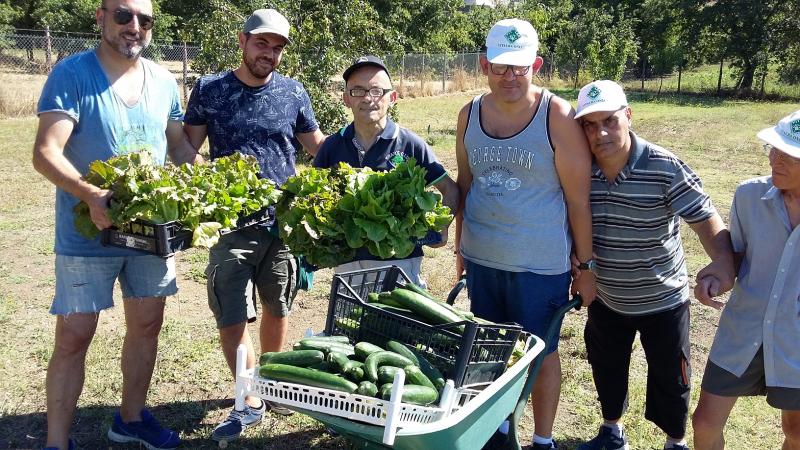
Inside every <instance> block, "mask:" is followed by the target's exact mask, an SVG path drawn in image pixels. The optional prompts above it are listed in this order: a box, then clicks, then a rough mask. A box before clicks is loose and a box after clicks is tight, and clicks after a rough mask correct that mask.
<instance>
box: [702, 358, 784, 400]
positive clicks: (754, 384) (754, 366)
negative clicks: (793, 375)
mask: <svg viewBox="0 0 800 450" xmlns="http://www.w3.org/2000/svg"><path fill="white" fill-rule="evenodd" d="M702 387H703V390H704V391H706V392H710V393H712V394H714V395H719V396H720V397H751V396H757V395H765V396H766V397H767V403H768V404H769V405H770V406H772V407H773V408H777V409H782V410H792V411H796V410H800V389H796V388H784V387H775V386H767V380H766V378H765V376H764V349H763V347H762V348H760V349H758V352H757V353H756V356H754V357H753V360H752V361H751V362H750V365H749V366H747V369H745V371H744V373H743V374H742V376H741V377H737V376H736V375H734V374H732V373H730V372H728V371H727V370H725V369H723V368H722V367H720V366H718V365H716V364H714V363H713V362H711V360H710V359H709V360H708V362H707V363H706V371H705V373H704V374H703V384H702Z"/></svg>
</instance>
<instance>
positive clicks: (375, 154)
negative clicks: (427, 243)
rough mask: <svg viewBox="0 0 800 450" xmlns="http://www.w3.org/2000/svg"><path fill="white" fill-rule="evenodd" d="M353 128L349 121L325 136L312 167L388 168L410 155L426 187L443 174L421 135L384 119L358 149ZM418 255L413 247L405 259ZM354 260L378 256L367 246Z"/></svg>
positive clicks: (440, 165) (420, 251)
mask: <svg viewBox="0 0 800 450" xmlns="http://www.w3.org/2000/svg"><path fill="white" fill-rule="evenodd" d="M355 137H356V136H355V128H354V126H353V124H352V123H351V124H350V125H348V126H347V127H345V128H342V129H341V130H339V132H338V133H336V134H332V135H330V136H328V138H327V139H326V140H325V142H324V143H323V144H322V146H320V148H319V151H318V152H317V156H316V157H315V158H314V167H321V168H330V167H334V166H336V165H338V164H339V163H340V162H344V163H347V164H349V165H350V166H352V167H369V168H371V169H372V170H376V171H388V170H391V169H393V168H394V167H395V166H397V165H398V164H400V163H402V162H403V161H405V160H407V159H408V158H414V159H416V160H417V164H418V165H419V166H421V167H424V168H425V169H426V170H427V173H426V174H425V182H426V183H427V184H428V186H431V185H433V184H436V183H438V182H439V181H440V180H441V179H442V178H444V177H445V176H447V171H446V170H445V169H444V167H443V166H442V164H441V163H440V162H439V160H438V159H436V155H435V154H434V153H433V151H432V150H431V149H430V147H428V144H426V143H425V141H423V140H422V138H421V137H419V136H417V135H416V134H414V133H413V132H412V131H411V130H408V129H406V128H403V127H401V126H399V125H397V124H396V123H394V122H393V121H392V120H391V119H387V121H386V128H384V129H383V132H382V133H381V134H380V136H378V140H377V141H376V142H375V143H374V144H372V147H370V148H369V150H366V151H364V149H362V148H360V147H361V146H360V145H359V143H358V141H356V139H355ZM418 256H422V247H421V246H417V247H416V248H415V249H414V251H413V252H411V254H410V255H408V258H414V257H418ZM355 259H356V260H363V259H373V260H374V259H380V258H378V257H377V256H375V255H373V254H371V253H370V252H368V251H367V249H365V248H364V249H361V250H359V251H358V252H357V254H356V258H355Z"/></svg>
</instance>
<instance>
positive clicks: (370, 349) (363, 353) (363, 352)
mask: <svg viewBox="0 0 800 450" xmlns="http://www.w3.org/2000/svg"><path fill="white" fill-rule="evenodd" d="M354 351H355V354H356V358H358V359H361V360H366V359H367V356H369V355H370V354H372V353H375V352H382V351H383V349H382V348H380V347H378V346H377V345H375V344H371V343H369V342H359V343H358V344H356V345H355V348H354Z"/></svg>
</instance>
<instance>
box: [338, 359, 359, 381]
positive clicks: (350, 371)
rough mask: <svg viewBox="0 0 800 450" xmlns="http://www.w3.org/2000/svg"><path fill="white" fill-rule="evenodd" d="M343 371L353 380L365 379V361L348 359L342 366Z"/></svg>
mask: <svg viewBox="0 0 800 450" xmlns="http://www.w3.org/2000/svg"><path fill="white" fill-rule="evenodd" d="M342 372H343V373H344V374H345V375H346V376H347V378H350V379H351V380H353V381H355V382H356V383H358V382H359V381H361V380H363V379H364V363H362V362H361V361H353V360H352V359H351V360H348V361H347V362H346V363H345V364H344V365H343V366H342Z"/></svg>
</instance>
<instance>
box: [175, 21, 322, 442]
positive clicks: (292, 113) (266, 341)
mask: <svg viewBox="0 0 800 450" xmlns="http://www.w3.org/2000/svg"><path fill="white" fill-rule="evenodd" d="M287 43H289V22H288V21H287V20H286V18H285V17H283V16H282V15H281V14H280V13H279V12H277V11H275V10H274V9H259V10H257V11H255V12H254V13H253V14H252V15H251V16H250V17H249V18H248V19H247V21H246V22H245V24H244V29H243V31H242V32H241V33H239V47H240V48H241V49H242V62H241V64H240V65H239V67H238V68H237V69H236V70H233V71H225V72H222V73H219V74H216V75H210V76H207V77H203V78H201V79H200V80H199V81H198V83H197V85H196V86H195V87H194V89H192V95H191V97H190V99H189V104H188V105H187V108H186V117H185V126H184V129H185V131H186V134H187V135H188V136H189V140H190V141H191V143H192V145H194V146H195V148H200V146H201V145H202V144H203V141H205V139H206V137H208V141H209V150H210V154H211V158H212V159H213V158H218V157H222V156H227V155H231V154H233V153H234V152H237V151H238V152H241V153H244V154H247V155H252V156H255V158H256V159H257V160H258V163H259V165H260V167H261V176H262V177H265V178H269V179H271V180H273V181H275V182H276V183H277V184H278V185H280V184H283V182H284V181H286V179H287V178H288V177H290V176H291V175H294V173H295V148H294V145H293V144H292V142H293V140H294V139H295V138H297V140H298V141H299V142H300V143H301V144H302V145H303V147H305V149H306V150H307V151H308V152H309V153H310V154H312V155H313V154H315V153H316V152H317V148H318V147H319V145H320V144H321V143H322V141H323V140H324V135H323V134H322V132H321V131H320V130H319V125H318V124H317V121H316V119H315V117H314V111H313V110H312V109H311V100H310V99H309V96H308V93H307V92H306V90H305V88H304V87H303V85H301V84H300V83H298V82H297V81H295V80H292V79H291V78H287V77H284V76H283V75H281V74H280V73H278V72H276V71H275V69H276V68H277V67H278V65H279V64H280V62H281V57H282V55H283V50H284V46H285V45H286V44H287ZM270 215H272V214H270ZM275 228H276V227H275V226H274V223H272V222H271V221H268V222H267V223H262V224H256V225H252V226H248V227H244V228H241V229H239V230H237V231H234V232H232V233H228V234H226V235H224V236H222V237H221V238H220V241H219V243H218V244H217V245H215V246H214V247H212V248H211V251H210V253H209V262H208V268H207V269H206V274H207V275H208V281H207V284H208V303H209V307H210V308H211V311H212V312H213V313H214V316H215V318H216V321H217V328H219V334H220V343H221V345H222V351H223V353H224V354H225V359H226V361H227V363H228V366H229V367H230V369H231V373H233V372H234V370H235V367H236V348H237V347H238V346H239V344H244V345H246V346H247V350H248V357H247V367H248V368H250V367H253V366H254V365H255V354H254V351H253V345H252V342H251V341H250V335H249V334H248V332H247V322H252V321H255V317H256V316H255V314H256V309H255V305H254V303H253V300H254V295H253V294H254V292H253V291H254V290H257V291H258V296H259V297H260V299H261V303H262V311H263V312H262V314H261V326H260V330H259V338H260V342H261V351H262V352H268V351H279V350H281V348H282V347H283V344H284V339H285V335H286V329H287V327H288V314H289V310H290V309H291V305H292V300H293V299H294V296H295V294H296V293H297V279H296V276H295V271H296V267H297V266H296V264H297V261H296V259H295V258H294V256H292V255H291V254H290V253H289V250H288V249H287V248H286V246H285V245H284V244H283V242H282V241H281V240H280V239H279V238H278V237H277V230H276V229H275ZM246 403H247V407H246V409H245V411H236V409H234V410H233V411H232V412H231V414H230V416H229V417H228V418H227V419H226V420H225V421H224V422H223V423H222V424H220V425H219V426H218V427H217V428H216V429H215V430H214V434H213V435H212V439H215V440H230V439H235V438H236V437H237V436H239V434H241V432H242V431H243V430H244V429H245V428H247V427H248V426H250V425H254V424H255V423H257V422H259V421H260V420H261V416H262V415H263V413H264V411H265V409H266V406H267V405H265V404H264V403H263V402H262V401H261V400H260V399H258V398H254V397H248V398H247V399H246ZM269 406H271V407H272V411H273V412H275V413H279V414H289V413H291V411H289V410H287V409H285V408H281V407H279V406H277V405H269Z"/></svg>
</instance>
